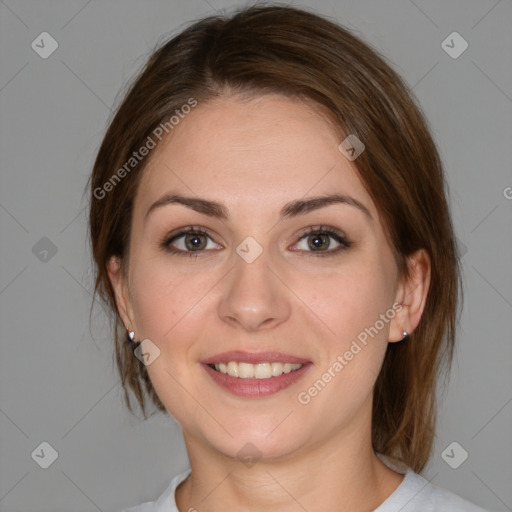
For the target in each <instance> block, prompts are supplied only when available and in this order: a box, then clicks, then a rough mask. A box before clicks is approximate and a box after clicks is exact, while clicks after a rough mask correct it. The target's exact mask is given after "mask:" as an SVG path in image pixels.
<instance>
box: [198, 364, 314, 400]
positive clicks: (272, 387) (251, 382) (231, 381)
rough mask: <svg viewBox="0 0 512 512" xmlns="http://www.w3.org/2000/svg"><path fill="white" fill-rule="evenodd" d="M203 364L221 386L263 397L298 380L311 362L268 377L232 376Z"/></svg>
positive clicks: (244, 394) (243, 393)
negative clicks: (242, 377)
mask: <svg viewBox="0 0 512 512" xmlns="http://www.w3.org/2000/svg"><path fill="white" fill-rule="evenodd" d="M202 366H203V367H204V368H205V370H206V371H207V372H208V375H210V377H211V378H212V379H213V380H214V381H215V382H216V383H217V384H218V385H219V386H221V387H222V388H224V389H226V390H227V391H229V392H230V393H233V394H234V395H236V396H242V397H245V398H261V397H266V396H269V395H273V394H275V393H277V392H278V391H282V390H283V389H286V388H287V387H289V386H291V385H292V384H294V383H295V382H297V381H298V380H299V379H301V378H302V377H303V376H304V374H305V373H306V372H307V371H308V369H309V367H310V366H311V363H306V364H304V365H302V366H301V367H300V368H299V369H298V370H294V371H292V372H290V373H283V374H281V375H279V377H270V378H268V379H240V378H239V377H231V375H228V374H227V373H221V372H218V371H217V370H214V369H213V368H211V367H210V366H208V365H207V364H203V365H202Z"/></svg>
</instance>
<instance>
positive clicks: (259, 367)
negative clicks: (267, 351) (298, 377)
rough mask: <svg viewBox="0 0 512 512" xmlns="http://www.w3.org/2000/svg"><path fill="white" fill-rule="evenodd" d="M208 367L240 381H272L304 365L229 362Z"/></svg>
mask: <svg viewBox="0 0 512 512" xmlns="http://www.w3.org/2000/svg"><path fill="white" fill-rule="evenodd" d="M208 366H209V367H210V368H212V369H213V370H215V371H217V372H219V373H223V374H227V375H229V376H231V377H237V378H239V379H270V378H272V377H279V376H281V375H283V374H284V373H291V372H294V371H296V370H298V369H299V368H302V366H304V365H303V364H299V363H297V364H293V363H279V362H273V363H257V364H251V363H241V362H237V361H228V362H225V363H218V364H208Z"/></svg>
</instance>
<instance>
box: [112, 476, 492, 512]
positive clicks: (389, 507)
mask: <svg viewBox="0 0 512 512" xmlns="http://www.w3.org/2000/svg"><path fill="white" fill-rule="evenodd" d="M189 474H190V469H188V470H187V471H185V472H183V473H180V474H179V475H176V476H175V477H174V478H173V479H172V480H171V483H170V484H169V486H168V487H167V489H166V490H165V491H164V492H163V494H162V495H161V496H160V497H159V498H158V499H157V500H156V501H149V502H146V503H143V504H142V505H138V506H136V507H131V508H128V509H125V510H123V511H122V512H179V510H178V507H177V506H176V500H175V498H174V492H175V491H176V488H177V487H178V485H179V484H180V483H181V482H183V481H184V480H185V479H186V478H187V477H188V475H189ZM402 474H404V473H403V472H402ZM182 512H187V511H182ZM373 512H489V511H487V510H485V509H483V508H481V507H478V506H477V505H474V504H473V503H471V502H469V501H467V500H465V499H463V498H461V497H460V496H458V495H456V494H454V493H452V492H450V491H447V490H446V489H442V488H441V487H437V486H435V485H433V484H431V483H430V482H429V481H428V480H426V479H425V478H423V477H422V476H421V475H419V474H418V473H415V472H414V471H412V470H411V469H410V468H407V469H406V472H405V477H404V479H403V481H402V483H401V484H400V485H399V486H398V487H397V488H396V489H395V492H394V493H393V494H391V496H389V497H388V499H387V500H386V501H385V502H384V503H382V504H381V505H379V506H378V507H377V508H376V509H375V510H374V511H373Z"/></svg>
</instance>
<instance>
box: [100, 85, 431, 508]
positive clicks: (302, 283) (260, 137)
mask: <svg viewBox="0 0 512 512" xmlns="http://www.w3.org/2000/svg"><path fill="white" fill-rule="evenodd" d="M164 142H165V143H162V144H161V145H160V146H158V147H157V148H156V149H155V150H153V154H152V155H151V161H150V165H149V166H148V167H147V168H146V170H145V171H144V176H143V179H142V181H141V184H140V186H139V189H138V191H137V195H136V198H135V204H134V212H133V220H132V235H131V245H130V249H129V266H128V271H127V278H125V277H124V274H123V273H122V272H121V271H120V267H119V261H118V259H117V258H112V260H111V261H110V265H109V275H110V279H111V282H112V283H113V285H114V288H115V291H116V299H117V305H118V308H119V311H120V314H121V316H122V319H123V321H124V323H125V326H126V328H127V329H128V330H133V331H135V340H143V339H150V340H151V341H152V342H153V343H154V344H155V345H156V346H157V347H158V348H159V350H160V356H159V357H158V358H157V359H156V360H155V361H154V362H153V363H151V364H150V365H149V366H148V367H147V368H148V371H149V374H150V377H151V380H152V383H153V385H154V387H155V389H156V391H157V393H158V396H159V397H160V399H161V401H162V402H163V403H164V405H165V406H166V408H167V410H168V411H169V412H170V413H171V414H172V415H173V416H174V417H175V418H176V419H177V420H178V422H179V423H180V424H181V426H182V428H183V433H184V438H185V442H186V446H187V450H188V454H189V458H190V464H191V468H192V475H191V476H190V477H189V478H188V479H187V480H186V481H185V482H184V483H183V484H181V485H180V486H179V488H178V490H177V493H176V496H177V504H178V507H179V509H180V510H181V511H186V510H189V508H190V507H194V508H196V509H197V510H200V511H201V512H203V511H204V512H208V511H224V510H251V511H259V510H265V509H268V507H269V506H272V509H273V510H274V511H292V510H302V509H301V506H302V507H304V508H305V509H306V510H310V511H316V510H337V511H349V510H351V511H352V510H358V511H364V510H368V511H370V510H373V509H374V508H376V507H377V506H379V505H380V504H381V503H382V502H383V501H385V499H386V498H387V497H389V495H390V494H391V493H392V492H393V491H394V490H395V489H396V488H397V486H398V485H399V484H400V483H401V481H402V479H403V476H402V475H400V474H398V473H396V472H394V471H392V470H390V469H389V468H387V467H386V466H385V465H384V464H383V463H382V462H381V461H380V460H379V459H378V458H377V457H376V456H375V454H374V452H373V449H372V446H371V410H372V391H373V387H374V384H375V380H376V378H377V375H378V373H379V370H380V367H381V365H382V361H383V358H384V355H385V351H386V348H387V344H388V342H396V341H400V340H401V339H402V337H403V336H402V332H403V331H404V330H405V331H407V332H409V333H411V332H412V331H413V330H414V328H415V327H416V326H417V324H418V322H419V320H420V317H421V313H422V311H423V308H424V303H425V299H426V295H427V291H428V285H429V280H430V262H429V258H428V255H427V254H426V253H425V252H424V251H419V252H418V253H416V254H415V255H413V257H412V258H411V259H410V267H411V269H412V277H411V278H410V280H408V281H404V280H399V278H398V270H397V266H396V263H395V261H394V258H393V254H392V251H391V247H390V246H389V243H388V241H387V239H386V236H385V233H384V229H383V226H382V224H381V221H380V216H379V213H378V211H377V210H376V207H375V205H374V203H373V201H372V200H371V198H370V196H369V194H368V193H367V192H366V190H365V188H364V186H363V184H362V182H361V181H360V179H359V177H358V174H357V170H356V167H355V162H350V161H349V160H347V159H346V158H345V157H344V155H343V154H342V153H341V152H340V151H339V149H338V145H339V144H340V142H341V140H339V137H338V136H336V135H335V133H334V130H333V129H332V127H331V126H330V125H329V124H328V123H327V122H326V121H325V119H324V118H323V117H322V116H321V115H320V114H319V111H318V109H314V108H311V106H309V105H308V104H306V103H304V102H299V101H297V100H292V99H289V98H285V97H281V96H277V95H267V96H262V97H256V98H253V99H251V100H242V99H240V98H238V97H235V96H229V97H222V98H220V99H215V100H213V101H210V102H207V103H204V104H199V105H198V106H197V107H196V108H195V109H193V110H192V112H191V113H190V114H188V115H187V116H186V117H185V119H183V120H181V121H180V124H179V125H178V126H176V127H175V128H174V129H173V131H172V132H171V133H170V135H169V136H168V137H167V139H166V140H165V141H164ZM169 192H174V193H180V194H183V195H186V196H192V197H201V198H207V199H210V200H215V201H218V202H220V203H223V204H224V205H225V207H226V208H227V209H228V211H229V219H228V220H220V219H214V218H212V217H209V216H206V215H204V214H201V213H198V212H195V211H192V210H191V209H189V208H187V207H185V206H182V205H177V204H173V205H166V206H163V207H160V208H156V209H154V211H152V212H151V213H150V214H149V216H148V217H147V218H144V216H145V213H146V211H147V210H148V208H149V207H150V205H151V204H152V203H153V202H155V201H156V200H157V199H159V198H160V197H161V196H162V195H163V194H165V193H169ZM335 192H337V193H340V194H346V195H350V196H352V197H353V198H355V199H357V200H359V201H360V202H361V203H363V204H364V205H365V206H366V207H367V209H368V210H369V211H370V213H371V216H372V219H370V218H369V217H368V216H366V215H365V214H364V213H363V212H362V211H360V210H358V209H357V208H354V207H353V206H350V205H347V204H334V205H330V206H327V207H324V208H322V209H320V210H316V211H312V212H309V213H307V214H305V215H302V216H299V217H295V218H289V219H284V220H280V218H279V212H280V210H281V208H282V206H283V205H284V204H285V203H287V202H289V201H293V200H297V199H307V198H309V197H313V196H321V195H325V194H332V193H335ZM189 225H192V226H195V227H197V226H200V227H202V228H203V229H205V230H207V231H208V233H209V236H210V237H211V239H210V238H208V237H204V236H203V237H202V238H201V239H200V240H202V241H203V242H204V243H207V245H206V246H205V249H203V252H201V253H199V255H198V257H186V256H179V255H175V254H171V253H168V252H165V250H163V249H162V248H161V246H160V244H161V241H162V240H163V239H165V238H166V237H167V235H169V234H171V233H172V232H176V231H178V229H179V228H186V227H188V226H189ZM319 225H323V226H329V227H332V228H335V229H338V230H340V231H342V232H343V233H345V235H346V237H347V238H348V239H349V240H350V241H351V242H352V245H351V247H349V248H348V249H346V250H344V251H341V252H338V253H336V254H335V253H331V255H329V256H324V257H322V256H317V255H316V254H318V252H319V250H317V252H316V253H315V252H314V251H315V249H314V247H313V248H311V245H308V239H309V240H310V241H311V239H315V236H314V235H310V236H309V238H308V236H306V237H305V238H301V237H303V236H304V235H303V233H304V231H305V229H306V228H309V227H318V226H319ZM248 236H251V237H253V238H254V239H255V240H256V241H257V242H258V244H259V245H260V246H261V248H262V249H263V252H262V254H261V255H260V256H259V257H258V258H257V259H256V260H255V261H253V262H252V263H247V262H246V261H244V259H242V258H241V257H240V256H239V255H238V254H237V253H236V251H235V249H236V247H237V246H238V245H239V244H240V243H241V242H242V241H243V240H244V239H245V238H246V237H248ZM326 236H327V235H326ZM189 240H190V238H189ZM185 241H186V237H185V236H183V237H181V238H180V239H177V240H175V241H174V242H173V246H174V247H175V248H177V249H181V250H183V251H185V250H187V246H186V245H185ZM196 243H197V242H196ZM191 245H192V244H191V243H190V241H189V244H188V251H189V252H191V249H190V247H191ZM320 245H321V249H322V248H323V250H324V251H333V250H334V249H336V248H337V247H338V246H339V243H338V242H337V241H336V240H335V239H332V238H330V237H329V238H327V240H326V241H324V243H323V244H320ZM321 249H320V250H321ZM196 254H198V253H197V252H196V253H195V254H194V256H195V255H196ZM395 302H396V303H398V304H402V303H403V306H402V308H401V309H400V311H398V312H396V314H395V316H394V318H393V319H392V320H390V321H389V322H387V323H385V326H384V328H383V329H381V330H380V331H379V333H378V335H376V336H374V337H373V338H369V343H368V344H367V345H366V346H364V348H362V350H361V351H360V352H359V353H358V354H357V355H355V356H354V358H353V359H352V360H351V361H350V362H349V363H348V364H347V365H346V366H345V367H344V368H343V370H342V371H341V372H339V373H337V374H336V377H335V378H333V379H332V380H331V382H329V383H328V384H327V385H326V386H325V388H324V389H323V390H322V391H321V392H320V393H318V395H317V396H315V397H314V398H312V399H311V401H310V402H309V403H308V404H307V405H302V404H301V403H299V401H298V399H297V395H298V394H299V393H300V392H301V391H307V389H308V388H309V387H310V386H311V385H312V384H313V383H314V382H315V381H316V380H317V379H319V378H320V377H321V375H322V374H323V373H324V372H326V371H327V369H328V368H329V367H331V366H332V364H333V362H335V361H336V359H337V357H338V355H340V354H344V353H345V352H346V351H347V350H349V348H350V345H351V343H352V341H353V340H354V339H356V337H357V335H358V334H359V333H361V332H362V331H364V329H365V328H367V327H370V326H373V325H374V324H375V322H376V321H377V320H378V319H379V315H381V314H383V313H385V312H386V311H388V310H390V309H391V308H392V306H393V303H395ZM407 342H409V341H407ZM227 350H244V351H248V352H263V351H267V350H268V351H270V350H273V351H279V352H283V353H286V354H292V355H294V356H297V357H302V358H306V359H308V360H310V361H311V362H312V363H313V364H312V366H311V367H310V368H309V370H308V372H307V373H306V375H305V376H304V377H303V378H302V379H301V380H299V381H298V382H296V383H294V384H293V385H292V386H291V387H288V388H287V389H285V390H282V391H280V392H278V393H276V394H274V395H272V396H269V397H265V398H241V397H236V396H234V395H231V394H230V393H228V392H227V391H225V390H224V389H222V388H220V387H219V386H218V385H217V384H216V383H214V382H213V380H212V379H211V378H210V376H209V375H208V374H207V373H206V372H205V371H204V368H203V367H202V366H201V364H200V363H199V361H201V360H203V359H205V358H207V357H210V356H213V355H215V354H218V353H220V352H224V351H227ZM248 442H250V443H252V444H253V445H254V446H256V447H257V450H258V453H259V454H260V455H261V459H260V460H259V461H258V462H257V463H256V464H255V465H254V466H252V467H247V466H246V465H245V464H244V463H242V462H241V461H240V460H239V459H238V458H237V453H238V451H239V450H240V449H241V448H242V447H243V446H244V445H245V444H246V443H248ZM299 504H300V505H299Z"/></svg>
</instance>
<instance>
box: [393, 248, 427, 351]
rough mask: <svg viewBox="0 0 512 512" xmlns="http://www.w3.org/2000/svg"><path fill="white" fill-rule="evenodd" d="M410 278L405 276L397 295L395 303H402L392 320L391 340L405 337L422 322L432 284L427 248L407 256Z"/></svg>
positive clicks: (394, 341)
mask: <svg viewBox="0 0 512 512" xmlns="http://www.w3.org/2000/svg"><path fill="white" fill-rule="evenodd" d="M407 265H408V267H409V273H410V276H409V278H408V279H407V278H405V277H404V278H403V279H402V281H401V282H400V284H399V286H398V289H397V293H396V296H395V303H398V304H401V306H402V307H401V309H400V310H398V308H397V312H396V315H395V317H394V318H393V319H392V320H391V322H390V329H389V342H390V343H396V342H397V341H401V340H402V339H403V337H404V336H403V332H404V331H406V332H407V333H408V334H411V333H412V332H413V331H414V329H416V327H417V325H418V324H419V323H420V320H421V315H422V314H423V310H424V308H425V303H426V301H427V294H428V290H429V286H430V273H431V262H430V257H429V255H428V253H427V251H425V249H419V250H418V251H416V252H415V253H414V254H412V255H411V256H409V257H408V258H407Z"/></svg>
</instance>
